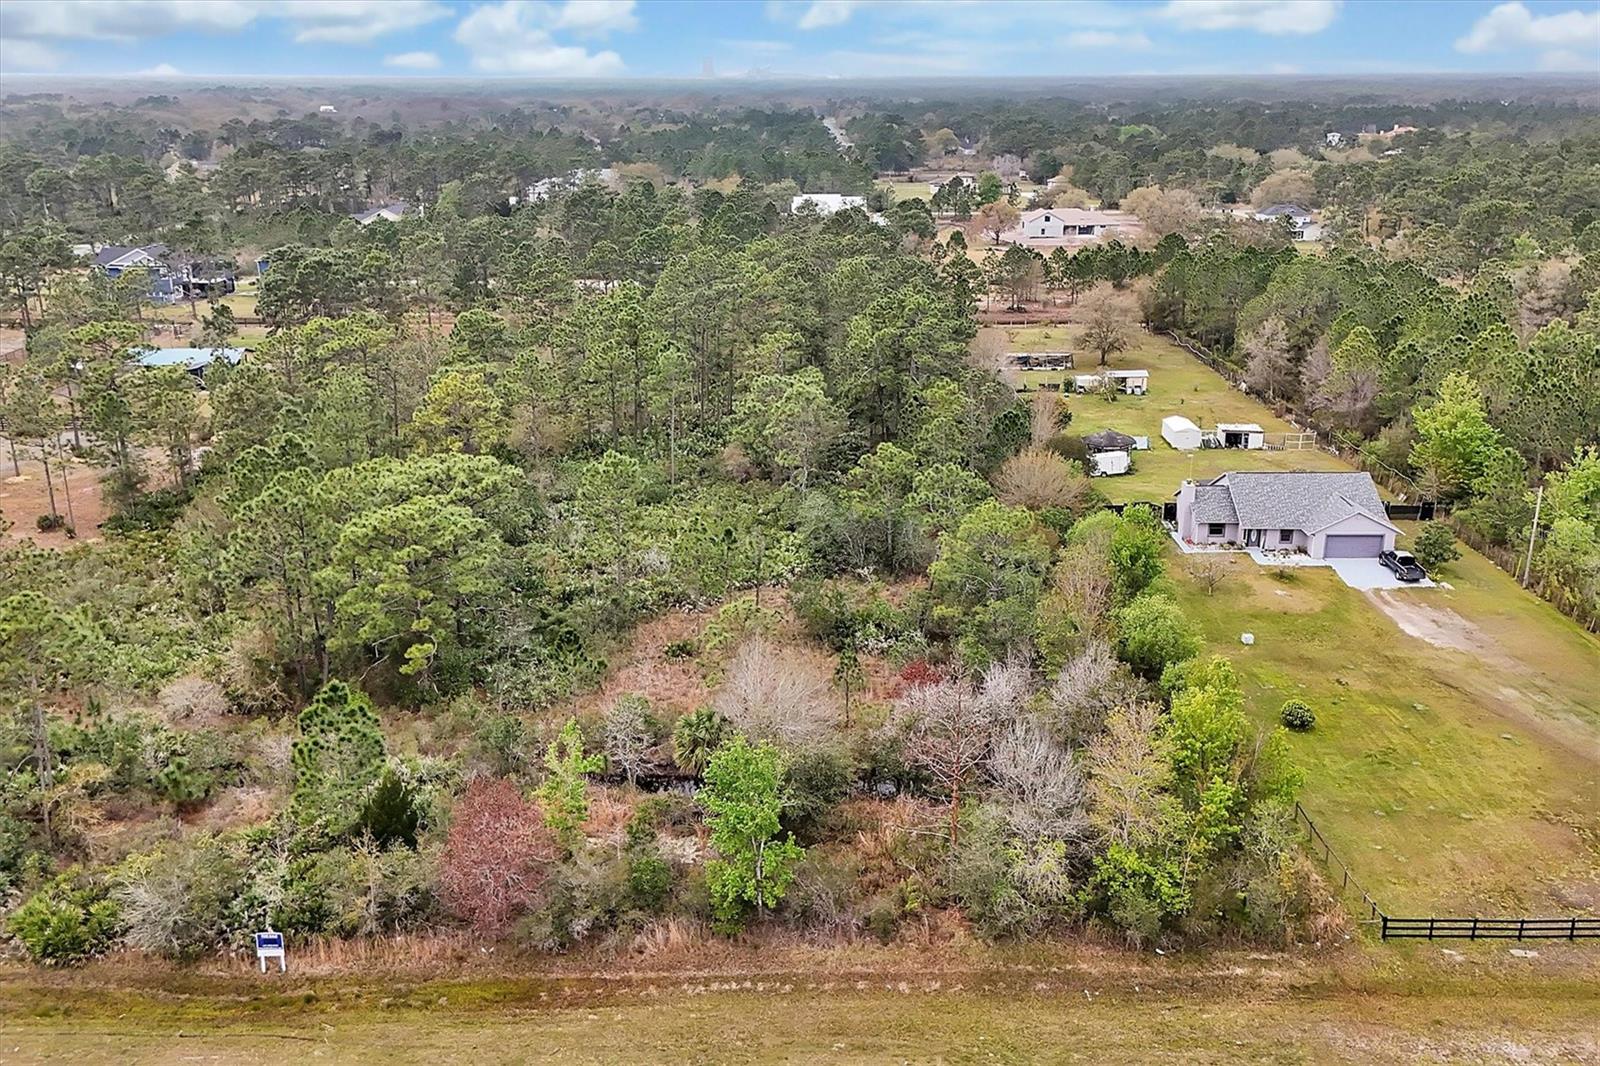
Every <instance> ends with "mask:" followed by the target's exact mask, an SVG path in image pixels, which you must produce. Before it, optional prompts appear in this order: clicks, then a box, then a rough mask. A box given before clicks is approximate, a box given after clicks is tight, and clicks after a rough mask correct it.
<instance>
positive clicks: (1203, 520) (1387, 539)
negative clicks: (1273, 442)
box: [1177, 470, 1400, 559]
mask: <svg viewBox="0 0 1600 1066" xmlns="http://www.w3.org/2000/svg"><path fill="white" fill-rule="evenodd" d="M1177 498H1178V537H1179V539H1181V540H1183V541H1184V542H1185V543H1188V544H1218V545H1221V544H1238V545H1243V546H1244V547H1246V548H1261V549H1264V550H1268V551H1300V552H1304V553H1305V554H1307V555H1309V556H1311V558H1313V559H1366V558H1375V557H1376V556H1377V555H1378V553H1379V552H1385V551H1389V550H1391V549H1393V548H1394V540H1395V537H1396V536H1397V535H1399V533H1400V530H1399V529H1398V528H1396V527H1395V525H1394V523H1392V522H1390V521H1389V519H1388V517H1387V516H1386V515H1385V514H1384V510H1383V501H1382V500H1380V499H1379V498H1378V488H1377V486H1376V485H1374V484H1373V483H1372V475H1370V474H1366V473H1344V472H1323V471H1293V472H1283V473H1280V472H1277V471H1270V470H1236V471H1232V472H1230V473H1226V474H1220V475H1218V476H1217V477H1215V478H1211V479H1210V480H1206V481H1185V482H1184V483H1183V486H1182V487H1181V488H1179V489H1178V492H1177Z"/></svg>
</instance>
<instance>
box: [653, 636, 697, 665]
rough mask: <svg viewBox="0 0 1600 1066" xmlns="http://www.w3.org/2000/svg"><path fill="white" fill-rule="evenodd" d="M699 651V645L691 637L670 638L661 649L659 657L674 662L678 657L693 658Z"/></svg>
mask: <svg viewBox="0 0 1600 1066" xmlns="http://www.w3.org/2000/svg"><path fill="white" fill-rule="evenodd" d="M699 651H700V647H699V645H698V644H696V643H695V642H694V640H692V639H685V640H672V641H668V642H667V646H666V647H664V648H662V649H661V657H662V658H664V659H667V660H669V661H673V662H676V661H678V660H680V659H693V658H694V657H695V655H696V654H698V653H699Z"/></svg>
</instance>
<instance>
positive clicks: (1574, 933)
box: [1567, 915, 1578, 940]
mask: <svg viewBox="0 0 1600 1066" xmlns="http://www.w3.org/2000/svg"><path fill="white" fill-rule="evenodd" d="M1567 939H1568V940H1577V939H1578V919H1577V916H1576V915H1574V916H1573V918H1572V919H1571V922H1570V924H1569V925H1568V927H1567Z"/></svg>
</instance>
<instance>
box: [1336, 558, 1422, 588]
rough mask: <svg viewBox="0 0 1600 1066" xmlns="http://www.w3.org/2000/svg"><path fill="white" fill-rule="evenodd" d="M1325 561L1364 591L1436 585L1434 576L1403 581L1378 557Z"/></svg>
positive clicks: (1346, 580)
mask: <svg viewBox="0 0 1600 1066" xmlns="http://www.w3.org/2000/svg"><path fill="white" fill-rule="evenodd" d="M1323 562H1324V563H1326V564H1327V565H1328V566H1331V567H1333V569H1334V572H1335V573H1337V574H1338V575H1339V577H1340V579H1341V580H1343V581H1344V583H1345V584H1346V585H1349V586H1350V587H1351V588H1353V589H1360V590H1362V591H1363V592H1367V591H1371V590H1374V589H1431V588H1433V587H1434V583H1433V579H1432V578H1426V577H1425V578H1423V579H1422V580H1421V581H1409V582H1408V581H1401V580H1400V579H1399V578H1397V577H1395V576H1394V574H1393V573H1391V572H1390V571H1389V569H1388V567H1386V566H1384V565H1383V564H1382V563H1380V562H1378V560H1376V559H1324V560H1323Z"/></svg>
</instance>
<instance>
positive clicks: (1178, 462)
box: [990, 325, 1350, 503]
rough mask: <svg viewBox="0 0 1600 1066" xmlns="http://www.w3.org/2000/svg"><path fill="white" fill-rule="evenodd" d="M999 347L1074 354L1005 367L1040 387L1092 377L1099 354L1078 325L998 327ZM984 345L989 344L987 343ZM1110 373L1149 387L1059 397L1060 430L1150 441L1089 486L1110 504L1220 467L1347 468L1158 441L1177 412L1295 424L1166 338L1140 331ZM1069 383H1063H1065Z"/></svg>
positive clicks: (1209, 421)
mask: <svg viewBox="0 0 1600 1066" xmlns="http://www.w3.org/2000/svg"><path fill="white" fill-rule="evenodd" d="M1005 333H1006V336H1007V340H1006V341H1005V342H1004V343H1005V347H1006V350H1008V351H1014V352H1046V351H1058V350H1062V349H1065V350H1067V351H1070V352H1072V353H1073V355H1074V357H1075V360H1076V362H1077V368H1076V369H1074V370H1068V371H1066V372H1064V373H1063V372H1061V371H1043V370H1026V371H1022V372H1020V373H1017V372H1012V371H1008V372H1007V376H1008V378H1011V379H1013V380H1015V381H1018V382H1020V383H1022V384H1025V385H1027V386H1028V387H1030V388H1037V387H1039V386H1040V385H1041V384H1045V383H1050V384H1061V383H1063V382H1067V383H1070V382H1071V381H1072V377H1073V375H1074V374H1092V373H1094V372H1095V371H1097V370H1098V369H1099V359H1098V357H1097V356H1096V355H1095V354H1094V353H1093V352H1092V351H1090V350H1088V348H1087V347H1086V346H1085V345H1084V344H1083V342H1082V340H1081V338H1080V330H1079V327H1077V326H1075V325H1065V326H1059V325H1057V326H1024V327H1020V328H1016V329H1009V330H1006V331H1005ZM990 343H993V342H992V341H991V342H990ZM1108 366H1109V367H1110V368H1111V369H1113V370H1148V371H1150V391H1149V393H1148V394H1146V395H1144V396H1126V395H1118V396H1117V398H1116V399H1115V400H1107V399H1105V398H1103V397H1101V396H1097V395H1083V396H1078V395H1074V394H1072V393H1071V392H1070V391H1069V392H1064V393H1063V395H1064V396H1065V397H1066V400H1067V407H1068V409H1069V410H1070V411H1071V412H1072V421H1071V423H1069V424H1068V426H1067V427H1066V432H1067V433H1070V434H1072V435H1073V436H1078V437H1081V436H1084V435H1086V434H1089V433H1093V432H1095V431H1096V430H1100V429H1115V430H1118V431H1119V432H1122V433H1126V434H1128V435H1129V436H1135V437H1140V436H1145V437H1149V438H1150V450H1149V451H1142V452H1135V453H1134V454H1133V473H1132V474H1128V475H1124V476H1121V477H1106V478H1096V479H1095V487H1096V488H1098V489H1099V490H1100V491H1101V492H1103V493H1105V494H1106V496H1107V497H1109V498H1110V499H1111V501H1112V502H1113V503H1125V502H1127V501H1129V500H1151V501H1159V500H1166V499H1169V498H1171V496H1172V494H1173V493H1175V492H1177V491H1178V483H1179V482H1181V481H1182V480H1183V479H1184V478H1186V477H1192V478H1203V477H1212V476H1215V475H1217V474H1220V473H1222V472H1224V471H1227V470H1349V469H1350V466H1349V464H1347V463H1345V462H1344V461H1343V460H1341V459H1339V458H1337V457H1336V456H1333V455H1329V454H1328V453H1327V452H1324V451H1321V450H1320V449H1316V448H1307V449H1303V450H1295V451H1266V450H1261V449H1256V450H1250V451H1247V450H1245V449H1242V448H1207V449H1202V450H1198V451H1191V452H1180V451H1177V450H1176V449H1174V448H1172V447H1171V446H1170V445H1168V444H1167V443H1166V442H1165V441H1164V440H1162V439H1161V420H1162V419H1163V418H1165V417H1166V416H1167V415H1183V416H1184V417H1185V418H1187V419H1189V421H1191V422H1193V423H1194V424H1195V425H1197V426H1200V427H1201V428H1202V429H1211V428H1212V427H1214V426H1216V424H1217V423H1218V422H1256V423H1259V424H1260V426H1261V427H1262V428H1263V429H1264V430H1266V432H1267V433H1268V434H1274V433H1280V434H1281V433H1284V432H1287V431H1293V430H1294V428H1295V427H1293V426H1291V425H1290V424H1289V423H1287V422H1285V421H1284V420H1283V419H1281V418H1278V417H1277V416H1275V415H1274V414H1273V413H1272V412H1271V411H1270V410H1268V409H1267V408H1266V407H1263V406H1262V405H1261V403H1260V402H1258V401H1257V400H1256V399H1255V398H1253V397H1251V396H1248V395H1246V394H1245V393H1243V392H1240V391H1239V390H1238V389H1236V388H1233V387H1232V386H1231V385H1229V384H1228V382H1227V381H1226V380H1225V379H1223V378H1222V377H1220V376H1219V375H1217V374H1216V373H1215V372H1213V371H1212V370H1210V369H1209V368H1207V367H1206V366H1205V365H1203V364H1202V363H1200V362H1199V361H1198V360H1196V359H1195V358H1194V357H1193V356H1191V355H1190V354H1189V353H1188V352H1185V351H1184V350H1183V349H1182V348H1179V347H1178V346H1177V345H1176V344H1173V343H1172V342H1171V341H1169V340H1167V339H1166V338H1165V337H1157V336H1154V335H1152V334H1149V333H1146V332H1144V331H1143V330H1140V331H1139V332H1138V334H1137V336H1136V339H1135V341H1134V344H1133V346H1132V347H1130V348H1129V349H1128V350H1127V351H1124V352H1118V353H1117V354H1116V355H1113V356H1112V357H1111V359H1110V361H1109V363H1108ZM1068 387H1069V388H1070V385H1068Z"/></svg>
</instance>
